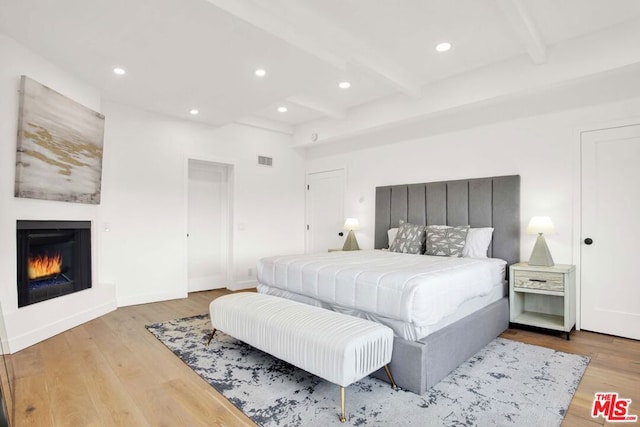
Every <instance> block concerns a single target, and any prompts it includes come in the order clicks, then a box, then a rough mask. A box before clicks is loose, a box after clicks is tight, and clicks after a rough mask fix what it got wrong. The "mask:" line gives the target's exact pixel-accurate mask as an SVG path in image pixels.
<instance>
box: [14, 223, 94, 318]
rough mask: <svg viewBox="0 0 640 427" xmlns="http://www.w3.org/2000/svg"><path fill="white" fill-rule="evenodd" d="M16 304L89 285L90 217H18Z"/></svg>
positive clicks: (44, 298)
mask: <svg viewBox="0 0 640 427" xmlns="http://www.w3.org/2000/svg"><path fill="white" fill-rule="evenodd" d="M16 229H17V230H16V235H17V244H18V245H17V248H18V254H17V255H18V257H17V258H18V307H24V306H27V305H30V304H35V303H37V302H41V301H45V300H48V299H51V298H56V297H59V296H62V295H67V294H70V293H73V292H78V291H81V290H83V289H88V288H90V287H91V222H90V221H21V220H18V222H17V226H16Z"/></svg>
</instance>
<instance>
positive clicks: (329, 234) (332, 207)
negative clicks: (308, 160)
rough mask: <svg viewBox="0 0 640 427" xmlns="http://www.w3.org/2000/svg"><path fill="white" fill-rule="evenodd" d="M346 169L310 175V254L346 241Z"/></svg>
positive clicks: (308, 223) (308, 237)
mask: <svg viewBox="0 0 640 427" xmlns="http://www.w3.org/2000/svg"><path fill="white" fill-rule="evenodd" d="M344 175H345V174H344V169H335V170H330V171H323V172H313V173H308V174H307V198H306V211H307V230H306V237H307V238H306V250H307V252H308V253H313V252H326V251H327V250H329V249H337V248H342V245H343V243H344V237H342V234H343V224H344V220H345V218H344V190H345V181H344Z"/></svg>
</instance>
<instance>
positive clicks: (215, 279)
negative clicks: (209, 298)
mask: <svg viewBox="0 0 640 427" xmlns="http://www.w3.org/2000/svg"><path fill="white" fill-rule="evenodd" d="M232 169H233V166H232V165H228V164H223V163H215V162H208V161H203V160H196V159H189V161H188V188H187V272H188V273H187V275H188V292H197V291H204V290H209V289H218V288H224V287H226V286H227V285H229V271H230V268H229V263H230V259H231V257H230V253H231V251H230V229H231V227H230V218H231V214H230V206H231V204H230V202H229V200H230V198H231V191H232V189H231V176H232Z"/></svg>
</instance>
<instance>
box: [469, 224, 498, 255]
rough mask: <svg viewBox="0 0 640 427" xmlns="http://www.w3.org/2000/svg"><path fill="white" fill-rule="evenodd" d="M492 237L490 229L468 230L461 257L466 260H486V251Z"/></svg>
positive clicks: (491, 229)
mask: <svg viewBox="0 0 640 427" xmlns="http://www.w3.org/2000/svg"><path fill="white" fill-rule="evenodd" d="M492 236H493V228H492V227H481V228H470V229H469V232H468V233H467V241H466V242H465V244H464V249H463V250H462V256H463V257H467V258H487V250H488V249H489V245H490V244H491V237H492Z"/></svg>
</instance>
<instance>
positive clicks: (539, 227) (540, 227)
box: [527, 216, 556, 234]
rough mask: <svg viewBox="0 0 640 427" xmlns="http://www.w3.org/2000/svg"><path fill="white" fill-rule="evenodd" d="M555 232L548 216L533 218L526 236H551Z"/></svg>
mask: <svg viewBox="0 0 640 427" xmlns="http://www.w3.org/2000/svg"><path fill="white" fill-rule="evenodd" d="M555 232H556V229H555V227H554V226H553V223H552V222H551V218H549V217H548V216H534V217H533V218H531V221H529V225H528V226H527V234H541V233H542V234H553V233H555Z"/></svg>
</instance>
